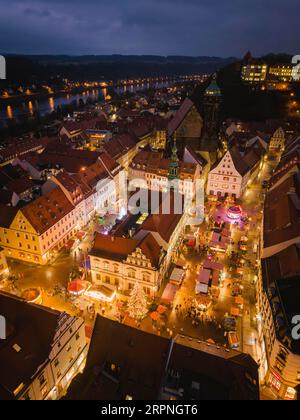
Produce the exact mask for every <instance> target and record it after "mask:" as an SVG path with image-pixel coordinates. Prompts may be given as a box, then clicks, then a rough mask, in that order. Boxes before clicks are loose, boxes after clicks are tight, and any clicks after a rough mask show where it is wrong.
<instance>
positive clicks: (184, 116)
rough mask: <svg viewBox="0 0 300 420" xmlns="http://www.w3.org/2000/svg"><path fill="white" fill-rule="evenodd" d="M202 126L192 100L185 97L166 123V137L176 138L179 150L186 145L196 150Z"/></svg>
mask: <svg viewBox="0 0 300 420" xmlns="http://www.w3.org/2000/svg"><path fill="white" fill-rule="evenodd" d="M202 127H203V119H202V116H201V115H200V113H199V111H198V110H197V108H196V106H195V104H194V103H193V101H192V100H191V99H190V98H186V99H185V100H184V101H183V102H182V104H181V106H180V108H179V110H178V111H177V112H176V114H175V116H174V117H173V118H172V119H171V120H170V122H169V124H168V138H171V137H174V136H175V137H176V138H177V140H178V146H179V149H180V151H182V150H183V149H184V147H185V146H188V145H189V146H192V147H194V148H195V149H196V150H198V148H199V142H200V137H201V133H202Z"/></svg>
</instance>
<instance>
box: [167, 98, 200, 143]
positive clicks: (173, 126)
mask: <svg viewBox="0 0 300 420" xmlns="http://www.w3.org/2000/svg"><path fill="white" fill-rule="evenodd" d="M193 106H194V103H193V102H192V101H191V99H189V98H185V100H184V101H183V103H182V104H181V106H180V108H179V110H178V111H177V112H176V114H175V116H174V118H173V119H172V120H171V121H170V122H169V125H168V134H169V135H170V136H172V135H173V134H174V132H175V131H176V130H177V129H178V127H179V126H180V124H181V123H182V121H183V120H184V119H185V117H186V116H187V114H188V113H189V112H190V110H191V109H192V108H193Z"/></svg>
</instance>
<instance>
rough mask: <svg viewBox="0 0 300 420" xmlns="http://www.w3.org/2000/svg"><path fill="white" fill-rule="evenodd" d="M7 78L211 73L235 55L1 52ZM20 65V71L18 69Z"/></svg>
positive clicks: (46, 78) (121, 76)
mask: <svg viewBox="0 0 300 420" xmlns="http://www.w3.org/2000/svg"><path fill="white" fill-rule="evenodd" d="M4 55H5V54H4ZM5 57H6V59H7V75H8V82H17V83H21V82H31V83H34V82H39V81H41V80H49V79H50V78H53V77H56V76H57V75H59V76H60V77H62V78H69V79H72V80H78V81H82V80H101V79H105V80H116V79H122V78H134V77H155V76H170V75H183V74H197V73H212V72H215V71H217V70H219V69H220V68H222V67H224V66H226V65H228V64H230V63H232V62H234V61H236V60H237V59H236V58H233V57H229V58H220V57H185V56H168V57H163V56H152V55H142V56H138V55H128V56H126V55H103V56H101V55H100V56H98V55H86V56H85V55H84V56H68V55H28V56H26V55H9V54H8V55H7V54H6V55H5ZM20 69H22V71H20Z"/></svg>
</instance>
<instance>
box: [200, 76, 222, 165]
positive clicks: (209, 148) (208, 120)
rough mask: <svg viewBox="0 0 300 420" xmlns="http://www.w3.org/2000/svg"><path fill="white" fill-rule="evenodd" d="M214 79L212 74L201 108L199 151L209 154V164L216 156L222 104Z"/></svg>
mask: <svg viewBox="0 0 300 420" xmlns="http://www.w3.org/2000/svg"><path fill="white" fill-rule="evenodd" d="M216 78H217V76H216V74H214V76H213V78H212V81H211V83H210V85H209V86H208V87H207V89H206V90H205V93H204V98H203V107H202V108H203V119H204V125H203V136H202V139H201V145H200V149H201V151H202V152H206V153H207V154H209V156H210V161H211V162H213V161H214V160H215V159H216V158H217V154H218V148H219V140H218V131H219V113H220V105H221V102H222V93H221V90H220V88H219V86H218V84H217V80H216Z"/></svg>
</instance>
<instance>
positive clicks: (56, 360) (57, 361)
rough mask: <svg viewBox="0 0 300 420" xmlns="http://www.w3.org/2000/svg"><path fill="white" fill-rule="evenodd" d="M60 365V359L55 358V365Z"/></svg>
mask: <svg viewBox="0 0 300 420" xmlns="http://www.w3.org/2000/svg"><path fill="white" fill-rule="evenodd" d="M58 365H59V360H58V359H55V360H54V366H55V367H57V366H58Z"/></svg>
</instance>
